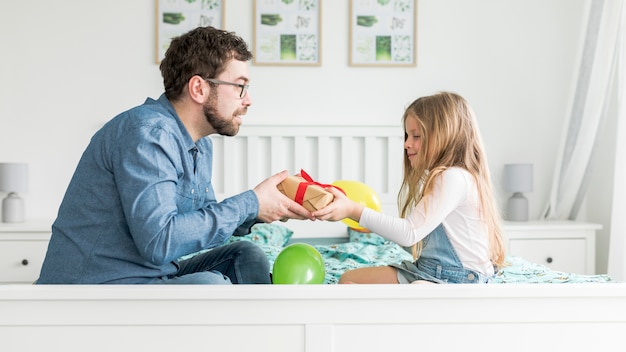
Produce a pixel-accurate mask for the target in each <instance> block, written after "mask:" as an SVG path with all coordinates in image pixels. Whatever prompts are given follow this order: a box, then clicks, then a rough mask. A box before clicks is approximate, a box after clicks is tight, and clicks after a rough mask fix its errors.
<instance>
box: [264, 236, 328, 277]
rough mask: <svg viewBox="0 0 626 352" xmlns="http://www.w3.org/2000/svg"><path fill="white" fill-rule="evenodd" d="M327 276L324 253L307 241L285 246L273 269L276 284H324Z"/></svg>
mask: <svg viewBox="0 0 626 352" xmlns="http://www.w3.org/2000/svg"><path fill="white" fill-rule="evenodd" d="M325 277H326V271H325V269H324V259H323V258H322V255H321V254H320V252H318V251H317V249H315V247H313V246H311V245H310V244H306V243H294V244H290V245H289V246H287V247H285V248H284V249H283V250H282V251H280V253H278V256H277V257H276V260H275V261H274V268H273V270H272V281H273V282H274V283H275V284H323V283H324V279H325Z"/></svg>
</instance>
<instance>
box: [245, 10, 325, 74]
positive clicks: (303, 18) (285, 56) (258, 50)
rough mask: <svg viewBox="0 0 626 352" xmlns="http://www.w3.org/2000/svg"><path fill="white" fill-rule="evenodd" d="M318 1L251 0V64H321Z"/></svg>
mask: <svg viewBox="0 0 626 352" xmlns="http://www.w3.org/2000/svg"><path fill="white" fill-rule="evenodd" d="M321 7H322V1H321V0H254V59H253V62H254V64H257V65H311V66H319V65H321V47H322V45H321V42H322V38H321V13H322V11H321Z"/></svg>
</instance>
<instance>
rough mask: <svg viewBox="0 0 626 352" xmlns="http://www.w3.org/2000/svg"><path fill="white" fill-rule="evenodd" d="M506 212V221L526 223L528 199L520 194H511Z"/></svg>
mask: <svg viewBox="0 0 626 352" xmlns="http://www.w3.org/2000/svg"><path fill="white" fill-rule="evenodd" d="M506 210H507V211H506V217H505V219H506V220H510V221H528V199H526V197H524V195H523V194H522V193H520V192H515V193H513V195H512V196H511V198H509V201H508V203H507V208H506Z"/></svg>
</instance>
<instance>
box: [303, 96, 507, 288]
mask: <svg viewBox="0 0 626 352" xmlns="http://www.w3.org/2000/svg"><path fill="white" fill-rule="evenodd" d="M402 120H403V124H404V131H405V132H404V138H405V141H404V149H405V153H404V178H403V181H402V186H401V189H400V192H399V193H398V205H399V209H400V217H399V218H397V217H393V216H389V215H385V214H382V213H379V212H376V211H374V210H372V209H369V208H367V207H365V206H363V205H362V204H360V203H356V202H354V201H351V200H350V199H348V198H347V197H346V196H345V195H344V194H343V193H341V192H340V191H338V190H336V189H334V188H330V189H329V191H330V192H332V193H333V194H334V195H335V200H334V201H333V202H332V203H331V204H330V205H328V206H327V207H325V208H324V209H320V210H318V211H316V212H314V213H313V215H314V216H315V217H316V218H318V219H321V220H331V221H337V220H341V219H344V218H350V219H352V220H354V221H358V222H359V225H360V226H363V227H366V228H367V229H369V230H370V231H372V232H374V233H377V234H379V235H381V236H383V237H386V238H388V239H390V240H392V241H394V242H396V243H398V244H399V245H401V246H406V247H408V246H412V252H413V258H414V261H413V262H410V261H404V262H403V263H400V264H392V265H389V266H384V267H366V268H359V269H354V270H349V271H347V272H345V273H344V274H343V275H342V276H341V278H340V280H339V283H364V284H365V283H370V284H375V283H389V284H392V283H394V284H397V283H425V282H431V283H486V282H488V281H489V279H490V278H491V277H492V276H493V275H494V267H496V268H497V267H498V266H500V265H502V263H503V261H504V247H503V243H502V238H501V230H500V215H499V212H498V209H497V206H496V202H495V199H494V196H493V190H492V185H491V180H490V176H489V169H488V167H487V158H486V156H485V152H484V150H483V146H482V143H481V139H480V136H479V132H478V127H477V123H476V119H475V117H474V113H473V111H472V109H471V107H470V106H469V105H468V103H467V102H466V101H465V99H463V98H462V97H461V96H459V95H457V94H454V93H448V92H442V93H439V94H435V95H431V96H426V97H422V98H419V99H417V100H416V101H414V102H413V103H412V104H411V105H410V106H409V107H408V108H407V109H406V111H405V113H404V116H403V118H402Z"/></svg>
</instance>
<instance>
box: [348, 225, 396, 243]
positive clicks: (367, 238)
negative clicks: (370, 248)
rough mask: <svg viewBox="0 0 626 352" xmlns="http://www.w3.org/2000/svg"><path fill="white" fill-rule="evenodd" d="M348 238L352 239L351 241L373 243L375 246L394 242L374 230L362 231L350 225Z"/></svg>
mask: <svg viewBox="0 0 626 352" xmlns="http://www.w3.org/2000/svg"><path fill="white" fill-rule="evenodd" d="M348 238H349V239H350V242H359V243H365V244H373V245H375V246H380V245H383V244H390V243H393V242H392V241H389V240H388V239H385V238H384V237H382V236H381V235H378V234H375V233H373V232H360V231H356V230H353V229H351V228H349V227H348Z"/></svg>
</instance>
